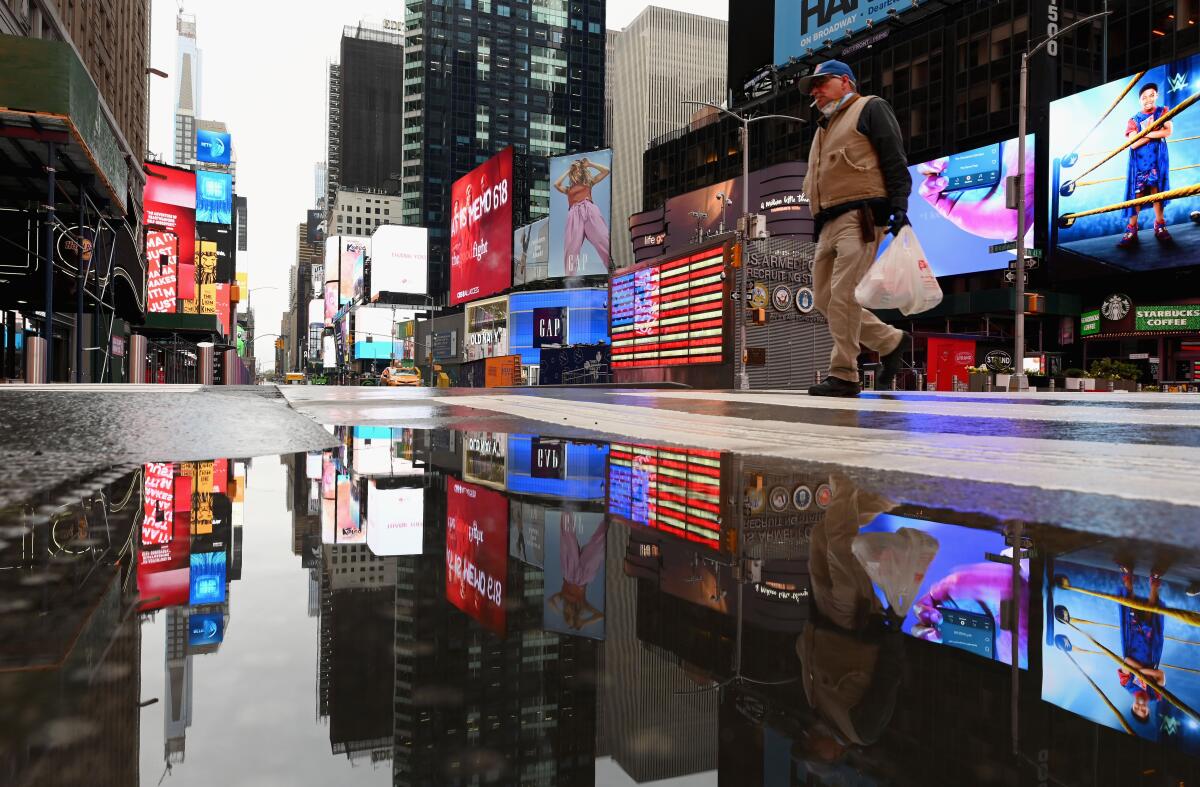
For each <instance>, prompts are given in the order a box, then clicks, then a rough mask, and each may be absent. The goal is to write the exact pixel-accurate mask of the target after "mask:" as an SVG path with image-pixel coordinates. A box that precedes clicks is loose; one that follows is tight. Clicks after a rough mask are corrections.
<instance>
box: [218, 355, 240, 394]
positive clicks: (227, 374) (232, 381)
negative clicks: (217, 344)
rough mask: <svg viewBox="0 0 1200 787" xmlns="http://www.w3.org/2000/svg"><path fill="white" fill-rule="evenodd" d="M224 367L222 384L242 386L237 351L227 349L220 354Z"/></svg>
mask: <svg viewBox="0 0 1200 787" xmlns="http://www.w3.org/2000/svg"><path fill="white" fill-rule="evenodd" d="M221 355H222V356H223V357H222V360H223V362H224V365H223V367H222V369H223V372H224V375H223V376H224V378H225V380H224V382H225V384H226V385H241V384H242V374H241V372H242V359H241V358H239V357H238V354H237V350H234V349H229V350H226V351H225V352H223V353H221Z"/></svg>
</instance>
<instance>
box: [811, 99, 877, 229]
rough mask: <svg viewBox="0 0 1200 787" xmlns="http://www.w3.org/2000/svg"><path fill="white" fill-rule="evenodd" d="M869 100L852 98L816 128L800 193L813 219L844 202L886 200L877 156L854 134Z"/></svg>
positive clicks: (873, 149)
mask: <svg viewBox="0 0 1200 787" xmlns="http://www.w3.org/2000/svg"><path fill="white" fill-rule="evenodd" d="M871 99H872V96H855V98H854V100H852V101H851V102H850V103H848V104H846V105H845V106H843V107H842V108H841V109H839V110H838V111H837V112H836V113H834V116H833V117H832V118H830V120H829V125H827V126H826V127H825V128H818V129H817V134H816V136H815V137H813V142H812V148H811V149H809V152H808V174H807V175H806V176H805V178H804V193H805V194H807V195H808V199H809V204H810V206H811V207H812V212H813V215H814V216H815V215H816V214H818V213H820V212H821V211H824V210H828V209H829V208H833V207H836V206H838V205H843V204H845V203H847V202H861V201H863V200H868V199H880V198H886V197H887V187H886V186H885V185H884V183H883V173H882V172H880V171H879V154H878V153H876V152H875V147H874V146H873V145H872V144H871V140H869V139H867V137H866V136H865V135H864V134H860V133H859V131H858V118H859V116H860V115H862V111H863V109H865V108H866V106H867V102H868V101H870V100H871Z"/></svg>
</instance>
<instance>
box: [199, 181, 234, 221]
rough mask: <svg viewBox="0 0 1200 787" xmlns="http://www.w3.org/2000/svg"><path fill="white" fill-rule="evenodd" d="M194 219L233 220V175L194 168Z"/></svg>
mask: <svg viewBox="0 0 1200 787" xmlns="http://www.w3.org/2000/svg"><path fill="white" fill-rule="evenodd" d="M196 221H198V222H201V221H204V222H208V223H210V224H230V223H232V221H233V177H232V176H230V175H227V174H226V173H224V172H207V171H205V170H202V169H199V170H196Z"/></svg>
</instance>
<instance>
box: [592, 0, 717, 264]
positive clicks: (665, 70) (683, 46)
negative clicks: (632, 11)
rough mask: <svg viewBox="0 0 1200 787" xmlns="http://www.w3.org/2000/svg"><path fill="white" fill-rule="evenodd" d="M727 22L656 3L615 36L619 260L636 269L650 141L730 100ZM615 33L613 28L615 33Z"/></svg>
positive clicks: (615, 235) (615, 244) (615, 242)
mask: <svg viewBox="0 0 1200 787" xmlns="http://www.w3.org/2000/svg"><path fill="white" fill-rule="evenodd" d="M727 28H728V26H727V25H726V23H725V22H723V21H721V20H719V19H710V18H708V17H704V16H697V15H696V14H688V13H684V12H682V11H669V10H667V9H665V8H658V7H655V6H650V7H648V8H646V10H644V11H642V13H640V14H638V16H637V18H636V19H634V20H633V21H632V22H630V23H629V26H628V27H626V28H625V29H624V30H622V31H621V32H620V33H616V34H615V36H616V44H615V46H614V52H615V57H614V58H613V60H611V61H610V62H609V64H608V75H609V77H610V78H611V80H612V82H613V83H614V88H613V89H614V92H615V95H614V96H613V97H612V113H613V118H612V121H611V127H612V132H611V133H612V138H611V143H612V148H613V173H614V174H613V207H612V256H613V264H614V267H616V268H624V267H628V266H629V265H632V264H633V249H632V247H631V246H630V245H629V224H628V219H629V217H630V216H631V215H632V214H634V213H637V212H639V211H641V210H642V153H643V152H645V150H646V145H647V143H648V142H650V140H652V139H654V138H656V137H659V136H662V135H663V134H666V133H668V132H671V131H675V130H677V129H680V128H683V127H684V126H686V125H687V124H688V122H689V121H690V120H691V118H692V116H693V114H695V112H696V110H697V109H698V107H696V106H695V105H694V104H684V103H683V101H685V100H688V101H711V102H713V103H717V104H720V103H722V102H723V100H724V98H725V79H726V74H725V71H726V68H725V63H726V47H725V42H726V36H727ZM610 32H611V31H610Z"/></svg>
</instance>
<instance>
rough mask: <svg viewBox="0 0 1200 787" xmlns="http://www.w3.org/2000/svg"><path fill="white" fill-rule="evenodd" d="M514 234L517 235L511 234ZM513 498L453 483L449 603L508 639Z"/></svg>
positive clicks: (448, 519)
mask: <svg viewBox="0 0 1200 787" xmlns="http://www.w3.org/2000/svg"><path fill="white" fill-rule="evenodd" d="M510 234H511V233H510ZM507 575H508V498H506V497H505V496H504V495H502V494H500V493H498V492H492V491H490V490H487V489H484V488H483V487H481V486H475V485H474V484H468V483H465V482H463V481H459V480H458V479H457V478H451V479H449V484H448V486H447V489H446V598H447V600H449V602H450V603H451V604H453V605H454V606H456V607H458V608H459V609H461V610H462V611H463V612H465V613H467V614H468V615H470V616H471V617H473V618H474V619H475V620H477V621H478V622H479V623H480V625H482V626H484V627H485V628H488V629H490V630H492V631H494V632H495V633H496V634H497V635H499V636H504V628H505V615H504V581H505V577H506V576H507Z"/></svg>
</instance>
